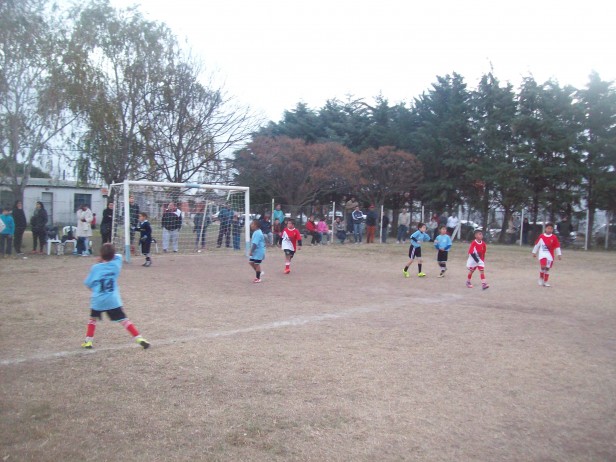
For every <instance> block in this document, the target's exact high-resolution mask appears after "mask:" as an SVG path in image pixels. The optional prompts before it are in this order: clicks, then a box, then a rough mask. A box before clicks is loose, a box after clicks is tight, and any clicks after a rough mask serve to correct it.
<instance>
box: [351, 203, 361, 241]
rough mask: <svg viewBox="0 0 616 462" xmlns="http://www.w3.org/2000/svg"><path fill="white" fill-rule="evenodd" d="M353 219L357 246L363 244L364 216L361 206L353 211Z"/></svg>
mask: <svg viewBox="0 0 616 462" xmlns="http://www.w3.org/2000/svg"><path fill="white" fill-rule="evenodd" d="M351 219H352V220H353V237H354V238H355V244H361V240H362V236H361V234H362V233H361V231H362V230H361V228H362V225H363V223H364V214H363V212H362V211H361V210H360V209H359V204H358V205H356V206H355V210H353V213H352V214H351Z"/></svg>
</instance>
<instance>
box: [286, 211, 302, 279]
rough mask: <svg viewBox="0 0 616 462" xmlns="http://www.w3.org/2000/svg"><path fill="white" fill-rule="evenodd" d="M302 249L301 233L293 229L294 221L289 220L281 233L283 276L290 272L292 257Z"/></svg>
mask: <svg viewBox="0 0 616 462" xmlns="http://www.w3.org/2000/svg"><path fill="white" fill-rule="evenodd" d="M301 248H302V233H300V232H299V230H298V229H297V228H296V227H295V220H289V222H288V223H287V227H286V228H285V229H284V230H283V231H282V250H284V260H285V262H284V274H289V273H290V272H291V260H292V259H293V255H295V252H297V251H298V250H299V249H301Z"/></svg>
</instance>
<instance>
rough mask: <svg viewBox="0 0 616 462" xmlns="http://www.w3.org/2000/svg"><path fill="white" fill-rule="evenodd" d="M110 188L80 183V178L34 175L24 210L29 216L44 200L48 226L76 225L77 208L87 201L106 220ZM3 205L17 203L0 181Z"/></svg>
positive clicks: (27, 216)
mask: <svg viewBox="0 0 616 462" xmlns="http://www.w3.org/2000/svg"><path fill="white" fill-rule="evenodd" d="M103 194H107V193H106V190H104V189H103V188H101V186H97V185H90V184H86V185H84V184H78V183H77V182H76V181H66V180H54V179H51V178H30V180H29V182H28V185H27V186H26V189H25V190H24V199H23V204H24V212H25V214H26V218H27V219H28V221H30V217H31V216H32V213H33V212H34V206H35V204H36V202H37V201H40V202H42V203H43V205H44V206H45V209H46V210H47V214H48V216H49V221H48V223H47V224H48V225H54V226H57V225H62V226H66V225H72V224H75V222H76V215H75V213H76V211H77V209H78V208H79V206H80V205H81V204H82V203H85V204H86V205H87V206H88V207H90V209H91V210H92V212H94V213H96V217H97V221H98V222H100V220H101V219H102V212H103V209H104V208H105V206H106V203H107V202H106V197H105V196H103ZM0 198H1V205H3V206H4V205H8V206H10V207H11V208H12V207H13V204H14V203H15V200H14V198H13V194H12V191H11V189H10V187H9V186H7V185H6V184H0Z"/></svg>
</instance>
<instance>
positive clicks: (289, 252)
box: [284, 249, 295, 258]
mask: <svg viewBox="0 0 616 462" xmlns="http://www.w3.org/2000/svg"><path fill="white" fill-rule="evenodd" d="M284 254H285V255H287V256H289V257H291V258H293V255H295V250H289V249H284Z"/></svg>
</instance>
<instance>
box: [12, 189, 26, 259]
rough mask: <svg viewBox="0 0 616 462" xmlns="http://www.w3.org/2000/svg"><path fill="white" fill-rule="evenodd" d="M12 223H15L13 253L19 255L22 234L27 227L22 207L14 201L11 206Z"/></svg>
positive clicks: (18, 202) (20, 203) (21, 204)
mask: <svg viewBox="0 0 616 462" xmlns="http://www.w3.org/2000/svg"><path fill="white" fill-rule="evenodd" d="M13 221H14V222H15V234H14V236H13V246H14V247H15V253H16V254H17V255H21V254H22V253H23V252H22V251H21V245H22V242H23V237H24V232H25V231H26V228H27V227H28V220H27V219H26V213H25V212H24V205H23V202H22V201H16V202H15V205H14V206H13Z"/></svg>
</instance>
